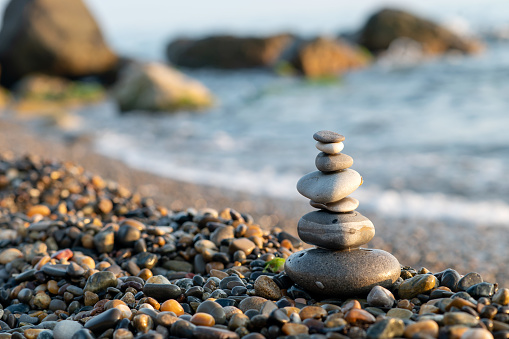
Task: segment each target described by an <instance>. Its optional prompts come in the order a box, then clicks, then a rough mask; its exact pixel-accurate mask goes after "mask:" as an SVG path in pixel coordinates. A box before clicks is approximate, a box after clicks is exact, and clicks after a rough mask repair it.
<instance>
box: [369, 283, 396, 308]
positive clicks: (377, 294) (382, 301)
mask: <svg viewBox="0 0 509 339" xmlns="http://www.w3.org/2000/svg"><path fill="white" fill-rule="evenodd" d="M394 301H395V299H394V295H393V294H392V293H391V291H389V290H388V289H386V288H383V287H382V286H375V287H373V288H372V289H371V291H370V292H369V294H368V297H367V302H368V304H369V305H371V306H375V307H385V308H391V307H392V305H393V304H394Z"/></svg>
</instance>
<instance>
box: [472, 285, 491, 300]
mask: <svg viewBox="0 0 509 339" xmlns="http://www.w3.org/2000/svg"><path fill="white" fill-rule="evenodd" d="M467 293H468V294H470V295H471V296H472V297H474V298H476V299H479V298H481V297H486V298H489V297H491V296H492V295H493V294H494V293H495V285H494V284H491V283H488V282H482V283H479V284H475V285H473V286H470V287H469V288H468V290H467Z"/></svg>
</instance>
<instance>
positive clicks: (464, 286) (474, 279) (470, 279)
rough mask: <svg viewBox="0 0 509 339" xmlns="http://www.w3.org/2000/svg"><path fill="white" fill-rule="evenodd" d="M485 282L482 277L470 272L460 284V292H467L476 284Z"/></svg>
mask: <svg viewBox="0 0 509 339" xmlns="http://www.w3.org/2000/svg"><path fill="white" fill-rule="evenodd" d="M482 282H483V279H482V277H481V275H480V274H479V273H477V272H470V273H468V274H466V275H465V276H464V277H463V278H461V279H460V281H459V282H458V291H466V290H468V289H469V288H470V287H471V286H474V285H476V284H480V283H482Z"/></svg>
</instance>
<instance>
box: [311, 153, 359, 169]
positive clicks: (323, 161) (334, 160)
mask: <svg viewBox="0 0 509 339" xmlns="http://www.w3.org/2000/svg"><path fill="white" fill-rule="evenodd" d="M352 165H353V158H352V157H351V156H349V155H346V154H343V153H338V154H327V153H324V152H320V153H318V155H317V156H316V159H315V166H316V168H317V169H318V170H319V171H322V172H335V171H340V170H342V169H347V168H350V167H352Z"/></svg>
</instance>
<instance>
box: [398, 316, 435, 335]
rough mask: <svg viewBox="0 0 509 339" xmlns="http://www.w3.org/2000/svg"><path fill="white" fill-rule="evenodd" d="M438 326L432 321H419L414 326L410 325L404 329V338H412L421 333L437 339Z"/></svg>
mask: <svg viewBox="0 0 509 339" xmlns="http://www.w3.org/2000/svg"><path fill="white" fill-rule="evenodd" d="M438 330H439V327H438V324H437V323H436V322H435V321H433V320H421V321H419V322H416V323H414V324H410V325H408V326H407V327H406V328H405V333H404V336H405V338H412V337H413V336H414V334H416V333H421V334H426V335H429V336H431V337H433V338H437V337H438Z"/></svg>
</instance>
